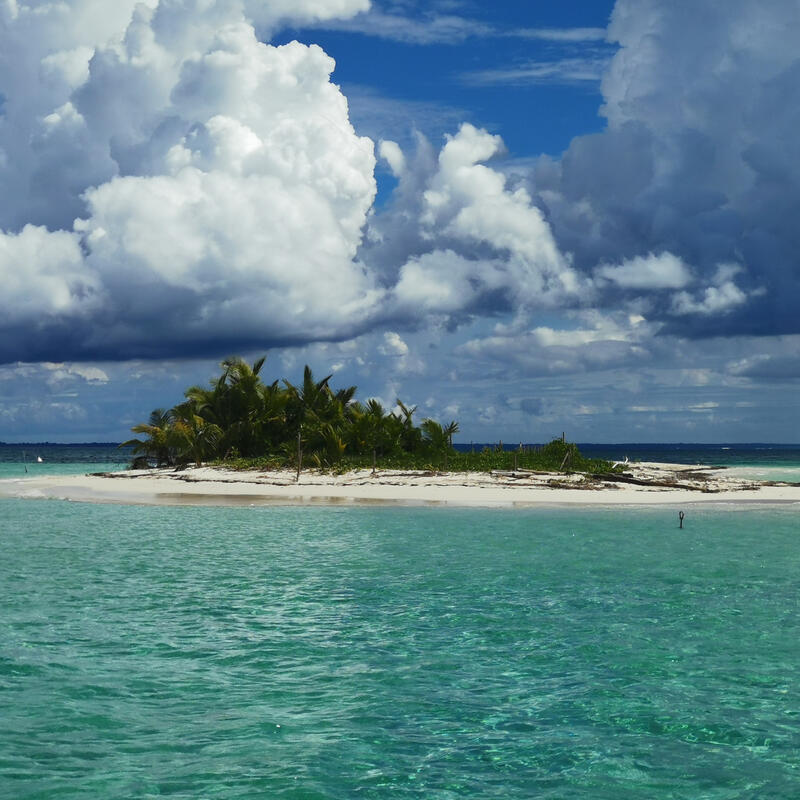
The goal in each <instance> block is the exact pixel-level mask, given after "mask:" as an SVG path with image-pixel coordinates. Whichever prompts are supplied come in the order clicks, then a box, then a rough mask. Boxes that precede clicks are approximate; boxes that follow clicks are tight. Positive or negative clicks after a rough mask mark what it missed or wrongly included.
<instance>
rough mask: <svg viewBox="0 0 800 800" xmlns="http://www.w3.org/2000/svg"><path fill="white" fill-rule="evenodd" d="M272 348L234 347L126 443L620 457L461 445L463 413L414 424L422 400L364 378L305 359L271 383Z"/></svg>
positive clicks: (380, 462)
mask: <svg viewBox="0 0 800 800" xmlns="http://www.w3.org/2000/svg"><path fill="white" fill-rule="evenodd" d="M265 359H266V357H262V358H259V359H258V360H257V361H255V362H254V363H253V364H248V363H247V362H246V361H244V360H243V359H242V358H239V357H233V358H228V359H225V360H224V361H223V362H222V363H221V365H220V366H221V369H222V371H221V374H220V375H219V376H217V377H215V378H213V379H212V380H211V381H210V385H209V387H207V388H206V387H202V386H192V387H190V388H189V389H187V390H186V392H185V393H184V396H185V398H186V399H185V400H184V401H183V402H182V403H179V404H178V405H176V406H174V407H173V408H170V409H164V408H159V409H156V410H154V411H153V412H152V413H151V414H150V418H149V420H148V421H147V422H144V423H141V424H139V425H136V426H134V427H133V428H132V431H133V432H134V433H136V434H139V436H138V437H137V438H133V439H129V440H128V441H126V442H124V443H123V444H122V445H121V446H133V449H134V454H136V455H137V456H138V458H137V459H135V460H134V465H135V466H138V467H146V466H148V465H151V466H159V467H165V466H167V467H169V466H172V467H174V466H183V465H188V464H194V465H195V466H200V465H201V464H203V463H207V464H215V463H216V464H219V465H224V466H226V467H228V468H233V469H240V470H254V469H256V470H280V469H294V470H296V471H297V473H298V474H299V472H300V470H301V469H302V468H303V467H313V468H317V469H323V470H331V471H336V472H345V471H348V470H355V469H363V468H369V467H372V468H373V469H377V468H381V469H395V470H396V469H413V470H447V471H451V472H465V471H480V472H489V471H492V470H510V469H515V470H516V469H522V470H541V471H549V472H553V471H555V472H570V473H572V472H594V473H597V472H603V473H607V472H612V471H613V470H614V465H612V464H611V463H610V462H607V461H603V460H599V459H587V458H584V457H583V456H582V455H581V453H580V451H579V449H578V447H577V445H575V444H572V443H569V442H566V441H564V439H563V438H562V439H555V440H553V441H552V442H550V443H549V444H546V445H543V446H541V447H531V446H525V447H520V448H519V449H517V450H515V451H508V450H504V449H503V447H502V445H500V446H498V447H497V448H489V447H484V448H482V449H481V450H480V451H478V452H462V451H457V450H456V449H454V448H453V435H454V434H456V433H458V431H459V425H458V422H456V421H455V420H453V421H451V422H448V423H446V424H442V423H441V422H438V421H437V420H434V419H431V418H424V419H422V420H421V421H420V423H419V424H415V421H414V415H415V413H416V411H417V407H416V406H411V405H406V404H405V403H403V402H402V401H401V400H400V399H398V400H397V401H396V407H395V408H394V409H392V410H387V409H385V408H384V406H383V405H382V404H381V403H380V402H379V401H377V400H375V399H369V400H367V401H366V402H361V401H359V400H357V399H356V392H357V387H355V386H348V387H345V388H341V389H334V388H332V387H331V385H330V381H331V378H332V377H333V376H332V375H327V376H325V377H324V378H322V379H321V380H318V379H317V378H315V377H314V375H313V373H312V370H311V368H310V367H309V366H306V367H305V369H304V370H303V378H302V381H301V382H297V383H293V382H291V381H289V380H287V379H283V380H276V381H274V382H272V383H264V382H263V381H262V379H261V371H262V368H263V366H264V363H265Z"/></svg>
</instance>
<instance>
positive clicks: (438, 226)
mask: <svg viewBox="0 0 800 800" xmlns="http://www.w3.org/2000/svg"><path fill="white" fill-rule="evenodd" d="M503 149H504V147H503V142H502V140H501V139H500V137H499V136H493V135H491V134H489V133H488V132H487V131H485V130H480V129H478V128H475V127H474V126H472V125H469V124H463V125H462V126H461V127H460V129H459V131H458V132H457V133H456V134H455V135H454V136H448V137H447V141H446V142H445V144H444V146H443V147H442V149H441V151H440V152H439V153H438V155H437V154H435V153H433V151H432V150H431V148H430V145H429V144H428V143H427V141H425V140H422V139H420V141H419V145H418V148H417V151H416V152H415V153H413V154H411V155H410V156H408V155H406V154H404V153H403V152H402V151H401V150H400V148H399V147H398V145H397V144H396V143H394V142H382V143H381V147H380V153H381V155H382V156H383V157H384V158H385V159H386V160H387V162H388V163H389V165H390V167H391V169H392V171H393V172H394V174H395V175H396V176H397V177H398V178H399V186H398V190H397V192H396V200H395V203H394V205H393V207H392V208H391V209H390V210H389V211H388V212H387V213H386V214H385V215H384V216H383V217H381V218H379V219H377V220H376V221H375V222H374V224H373V225H372V227H371V230H370V235H371V242H370V243H368V244H367V245H366V247H365V249H364V250H365V255H364V258H365V259H367V260H369V261H370V262H372V263H377V264H380V263H381V262H383V264H384V269H385V271H386V272H387V278H386V280H387V281H388V282H390V283H391V282H393V283H394V286H393V287H392V290H391V294H390V305H392V307H393V308H394V312H395V313H397V314H400V315H404V316H406V317H409V316H418V315H419V314H420V312H422V313H423V314H437V313H438V314H444V315H456V316H457V315H458V314H459V313H462V312H463V313H467V314H468V313H474V312H476V311H477V310H478V309H484V310H489V311H490V313H491V309H492V308H494V309H495V310H501V309H503V310H515V311H519V310H520V309H528V308H542V307H546V306H553V305H555V304H557V303H560V302H566V303H570V302H576V300H577V299H578V298H579V296H580V294H581V292H582V291H584V290H587V291H588V289H589V288H590V287H589V284H588V282H583V284H582V283H581V281H580V279H579V278H578V276H577V275H576V274H575V272H574V271H573V269H572V268H571V265H570V258H569V256H568V255H567V254H564V253H562V252H561V250H560V249H559V247H558V245H557V243H556V241H555V239H554V237H553V235H552V232H551V230H550V227H549V225H548V223H547V221H546V220H545V219H544V217H543V215H542V213H541V211H540V210H539V209H538V208H536V207H535V206H534V205H533V203H532V202H531V197H530V195H529V194H528V192H527V191H526V190H525V189H524V188H521V187H518V188H512V187H510V186H509V185H508V182H507V178H506V176H505V175H504V174H503V173H502V172H501V171H499V170H496V169H493V168H492V167H491V166H489V165H488V164H487V163H486V162H487V161H490V160H491V159H492V158H494V157H495V156H497V155H498V154H500V153H502V152H503ZM387 240H390V241H391V244H390V245H389V246H386V242H387Z"/></svg>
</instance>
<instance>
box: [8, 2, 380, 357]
mask: <svg viewBox="0 0 800 800" xmlns="http://www.w3.org/2000/svg"><path fill="white" fill-rule="evenodd" d="M367 5H368V3H367V2H366V0H305V1H304V2H301V3H296V2H292V3H288V2H287V3H282V2H271V3H269V4H263V3H259V2H254V1H253V2H234V1H233V0H215V2H210V3H201V4H198V3H196V2H192V0H175V2H166V1H164V2H161V3H157V1H156V0H151V2H150V3H149V4H137V5H135V6H134V4H133V3H129V4H127V5H126V4H125V3H120V4H115V5H114V8H113V9H110V10H109V9H107V8H106V6H105V5H104V4H99V3H97V2H94V3H93V2H89V0H74V2H73V3H72V4H68V3H62V4H53V5H48V6H45V7H41V8H36V7H34V6H29V5H28V4H25V3H19V4H15V5H13V6H9V5H8V4H6V5H5V7H4V12H3V13H4V23H5V24H4V26H3V28H2V33H0V39H1V40H0V50H2V51H3V52H4V54H5V56H6V57H5V58H4V60H3V63H2V66H1V67H0V69H2V72H0V77H2V86H3V88H4V94H5V95H6V97H7V106H8V111H6V112H4V117H3V125H2V126H0V152H2V153H3V154H4V159H3V163H4V164H5V167H4V168H3V170H2V171H3V175H2V178H3V182H4V186H5V187H8V189H9V191H6V192H5V193H4V196H3V199H0V225H1V226H2V227H3V228H4V229H5V231H6V232H5V233H2V234H0V277H2V279H3V282H4V284H5V285H7V286H9V287H10V288H9V290H8V291H7V292H5V293H4V294H3V297H2V299H0V304H2V311H3V314H2V316H1V317H0V326H2V328H3V329H4V332H5V333H6V336H5V337H4V338H5V342H6V345H5V347H4V348H2V347H0V351H3V352H0V357H2V358H4V359H17V358H32V359H36V358H47V359H48V360H52V358H53V357H54V356H55V357H56V358H63V357H70V356H74V355H76V354H80V355H83V356H88V357H94V358H97V357H102V356H103V355H109V356H110V355H113V354H117V355H123V356H125V355H127V356H134V355H167V354H169V353H173V354H174V353H179V352H183V353H185V352H187V351H189V352H191V349H192V347H194V346H200V347H201V348H203V349H205V350H208V349H209V348H212V349H213V348H214V344H213V343H214V342H215V340H216V341H217V342H218V343H217V345H216V347H218V348H225V346H226V345H225V342H226V341H228V340H230V341H239V342H251V343H255V342H258V341H263V342H264V343H265V344H267V343H270V342H274V341H283V342H289V341H293V340H295V339H299V340H303V341H305V340H308V339H311V338H317V339H324V338H329V337H341V336H346V335H348V334H351V333H352V332H353V331H354V330H357V329H358V327H359V326H363V325H364V324H365V321H366V320H368V319H369V318H370V315H371V314H372V313H373V311H374V306H375V304H376V302H377V301H378V299H379V298H380V296H381V291H380V289H379V288H378V287H376V286H375V285H374V281H373V280H372V278H371V277H370V276H369V275H368V274H367V271H366V270H365V268H364V267H363V266H362V265H360V264H359V263H358V262H357V261H356V260H355V255H356V251H357V248H358V246H359V243H360V240H361V235H362V228H363V226H364V223H365V221H366V217H367V214H368V212H369V210H370V207H371V205H372V201H373V199H374V195H375V181H374V176H373V172H374V164H375V160H374V154H373V146H372V142H371V141H370V140H368V139H365V138H362V137H358V136H357V135H356V134H355V131H354V130H353V128H352V125H351V124H350V121H349V118H348V108H347V101H346V100H345V98H344V96H343V95H342V94H341V92H340V91H339V89H338V87H336V86H335V85H334V84H332V83H331V82H330V74H331V72H332V70H333V68H334V62H333V60H332V59H331V58H330V57H328V56H327V55H326V54H325V53H323V52H322V50H321V49H320V48H318V47H316V46H313V45H312V46H305V45H301V44H299V43H297V42H292V43H290V44H287V45H284V46H282V47H273V46H271V45H268V44H264V43H263V42H261V41H259V39H258V38H257V37H256V34H255V30H254V28H253V24H254V23H255V24H258V25H259V26H260V29H261V30H264V29H267V30H268V29H270V28H271V26H274V25H276V24H277V23H278V22H279V21H281V20H286V19H291V20H295V21H303V20H319V19H323V18H327V17H330V16H333V15H347V14H353V13H355V12H357V11H359V10H363V9H364V8H366V7H367ZM95 17H96V18H95ZM28 43H32V45H33V46H32V47H30V48H29V49H28V50H26V49H25V48H26V45H27V44H28ZM6 86H8V87H9V90H8V91H6V89H5V87H6ZM15 190H16V191H15ZM73 220H75V221H74V223H73ZM31 223H38V224H31ZM24 328H28V329H31V328H35V330H34V331H33V332H32V334H31V335H29V336H21V335H19V332H20V331H21V330H22V329H24Z"/></svg>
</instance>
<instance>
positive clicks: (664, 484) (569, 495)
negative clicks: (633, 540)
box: [0, 463, 800, 508]
mask: <svg viewBox="0 0 800 800" xmlns="http://www.w3.org/2000/svg"><path fill="white" fill-rule="evenodd" d="M725 472H726V470H725V469H715V468H710V467H708V468H706V467H691V468H687V467H685V466H684V465H676V464H657V463H636V464H630V465H628V466H627V469H626V472H625V474H624V475H623V476H608V480H605V479H603V477H595V478H591V477H587V476H584V475H582V474H579V473H576V474H573V475H564V474H559V473H532V472H525V471H523V470H520V471H518V472H514V471H507V472H506V471H496V472H493V473H478V472H468V473H464V472H432V471H428V472H424V471H419V470H416V471H415V470H406V471H401V470H378V471H377V472H376V473H374V474H373V473H372V471H371V470H357V471H353V472H348V473H344V474H341V475H334V474H331V473H322V472H318V471H304V472H303V473H302V474H301V476H300V481H299V482H297V481H296V475H295V472H293V471H290V470H279V471H271V472H235V471H232V470H228V469H225V468H221V467H189V468H186V469H183V470H174V469H153V470H136V471H134V470H131V471H123V472H113V473H102V474H90V475H71V476H70V475H51V476H43V477H35V478H16V479H8V480H3V481H0V497H16V498H27V499H64V500H73V501H81V502H94V503H122V504H132V505H139V504H141V505H245V506H249V505H329V506H341V505H353V506H357V505H427V506H448V507H464V508H467V507H484V508H495V507H497V508H499V507H506V508H529V507H535V506H544V505H575V506H636V505H673V506H675V507H676V508H677V507H679V506H683V505H687V504H697V503H704V504H708V503H725V504H730V503H741V504H751V503H769V504H774V503H798V504H800V485H798V484H786V483H774V484H770V483H766V482H758V481H751V480H745V479H741V478H735V477H731V476H727V475H726V474H725Z"/></svg>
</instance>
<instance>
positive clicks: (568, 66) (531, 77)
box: [462, 54, 610, 86]
mask: <svg viewBox="0 0 800 800" xmlns="http://www.w3.org/2000/svg"><path fill="white" fill-rule="evenodd" d="M609 62H610V56H607V55H604V54H597V55H588V56H580V57H564V58H560V59H558V60H555V61H529V62H527V63H525V64H521V65H519V66H515V67H507V68H497V69H484V70H474V71H472V72H465V73H464V74H463V75H462V80H463V81H464V82H465V83H467V84H471V85H474V86H494V85H505V86H514V85H526V84H544V83H549V84H553V83H561V84H586V83H599V82H600V80H601V79H602V77H603V74H604V73H605V71H606V69H607V68H608V64H609Z"/></svg>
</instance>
